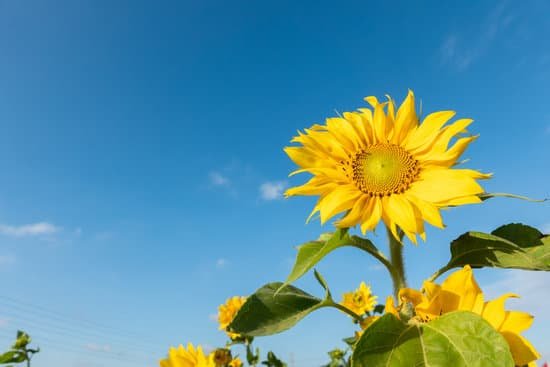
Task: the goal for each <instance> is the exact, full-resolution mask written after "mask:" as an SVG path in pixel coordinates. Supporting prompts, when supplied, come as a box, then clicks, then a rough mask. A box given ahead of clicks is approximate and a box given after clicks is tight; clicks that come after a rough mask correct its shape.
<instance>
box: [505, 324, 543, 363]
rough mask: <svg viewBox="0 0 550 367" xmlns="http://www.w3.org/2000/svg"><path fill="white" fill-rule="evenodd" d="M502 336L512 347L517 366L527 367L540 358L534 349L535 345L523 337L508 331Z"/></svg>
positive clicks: (511, 350)
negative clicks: (526, 366)
mask: <svg viewBox="0 0 550 367" xmlns="http://www.w3.org/2000/svg"><path fill="white" fill-rule="evenodd" d="M501 334H502V336H504V339H506V341H507V342H508V345H509V346H510V352H511V353H512V357H513V358H514V362H515V364H516V366H525V365H526V364H528V363H530V362H533V361H536V360H537V359H539V358H540V354H539V353H538V352H537V350H536V349H535V347H533V345H532V344H531V343H529V341H528V340H527V339H525V338H524V337H523V336H521V335H518V334H515V333H512V332H508V331H505V332H502V333H501Z"/></svg>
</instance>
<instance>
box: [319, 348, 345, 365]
mask: <svg viewBox="0 0 550 367" xmlns="http://www.w3.org/2000/svg"><path fill="white" fill-rule="evenodd" d="M327 354H328V356H329V357H330V362H329V363H328V364H326V365H324V366H323V367H346V366H348V364H349V361H346V351H344V350H342V349H338V348H336V349H333V350H331V351H330V352H328V353H327Z"/></svg>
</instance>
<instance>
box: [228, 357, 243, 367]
mask: <svg viewBox="0 0 550 367" xmlns="http://www.w3.org/2000/svg"><path fill="white" fill-rule="evenodd" d="M242 365H243V362H242V361H241V360H240V358H239V357H235V358H233V359H232V360H231V362H229V367H242Z"/></svg>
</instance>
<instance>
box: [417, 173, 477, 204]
mask: <svg viewBox="0 0 550 367" xmlns="http://www.w3.org/2000/svg"><path fill="white" fill-rule="evenodd" d="M472 172H473V171H472V170H464V169H445V168H441V169H430V170H425V171H421V173H420V177H419V179H418V181H415V182H413V183H412V184H411V186H410V188H409V192H410V193H411V194H413V195H415V196H416V197H418V198H419V199H421V200H424V201H427V202H431V203H437V204H439V205H451V204H450V202H451V201H452V200H453V199H457V198H462V197H466V196H470V195H477V194H480V193H482V192H483V191H484V190H483V188H482V187H481V186H480V185H479V184H478V183H477V182H476V181H475V179H474V178H473V176H474V175H473V174H472Z"/></svg>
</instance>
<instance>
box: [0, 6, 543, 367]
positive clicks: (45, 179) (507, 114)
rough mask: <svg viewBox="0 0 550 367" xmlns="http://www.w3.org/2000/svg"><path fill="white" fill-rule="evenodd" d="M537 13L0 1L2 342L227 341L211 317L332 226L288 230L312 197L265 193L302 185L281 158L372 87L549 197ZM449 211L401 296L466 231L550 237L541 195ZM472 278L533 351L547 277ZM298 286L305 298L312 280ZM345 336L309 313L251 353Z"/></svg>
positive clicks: (348, 257) (505, 179) (336, 262)
mask: <svg viewBox="0 0 550 367" xmlns="http://www.w3.org/2000/svg"><path fill="white" fill-rule="evenodd" d="M549 12H550V5H549V4H548V2H546V1H542V0H540V1H527V2H524V3H522V4H521V5H518V4H517V3H514V2H512V1H479V2H475V3H474V2H471V4H470V6H460V7H459V6H458V5H455V4H450V3H447V4H443V3H441V2H438V1H422V2H420V3H418V2H417V3H413V2H405V1H397V2H395V1H394V2H391V5H384V4H383V2H366V1H351V2H344V3H336V2H328V1H315V2H313V1H303V2H299V3H298V2H295V1H285V0H282V1H276V2H275V1H273V2H266V1H262V2H259V1H238V2H222V1H201V2H189V1H187V2H186V1H160V2H142V1H84V0H82V1H66V0H59V1H50V2H47V1H42V2H38V1H27V0H18V1H15V0H0V50H1V56H0V81H1V82H0V169H1V171H2V172H3V175H2V179H1V180H0V287H1V288H0V289H2V293H1V294H0V345H2V346H8V345H9V344H10V342H11V339H12V335H13V334H14V333H15V330H16V329H17V328H24V329H25V330H28V331H29V332H30V333H31V334H32V335H33V336H34V337H35V339H36V341H37V343H38V344H39V345H40V346H41V347H42V350H43V351H42V352H41V353H40V354H39V355H38V356H37V357H36V364H37V365H39V366H43V367H53V366H56V367H73V366H79V367H100V366H121V367H125V366H144V367H145V366H152V365H155V364H156V361H157V360H158V358H160V357H162V356H163V355H164V354H165V353H166V350H167V348H168V347H169V346H170V345H175V344H179V343H187V342H188V341H192V342H194V343H200V344H203V345H208V346H216V345H220V344H222V343H223V342H224V341H225V338H224V335H223V334H222V333H221V332H219V331H218V330H217V324H216V322H214V321H213V320H212V315H214V314H215V313H216V308H217V305H218V304H219V303H222V302H223V301H224V300H225V299H226V298H227V297H229V296H231V295H235V294H242V295H246V294H249V293H251V292H253V291H254V290H255V289H256V288H258V287H259V286H261V285H262V284H263V283H266V282H268V281H272V280H281V279H283V278H284V277H285V276H286V274H287V273H288V271H289V270H290V267H291V265H292V261H293V256H294V252H295V250H294V248H293V246H295V245H298V244H300V243H302V242H305V241H307V240H310V239H313V238H316V237H317V236H318V235H319V234H320V233H322V232H326V231H330V230H331V228H330V226H325V227H321V226H320V225H319V223H318V222H313V223H310V224H308V225H305V224H304V222H305V218H306V217H307V215H308V214H309V212H310V210H311V208H312V205H313V203H314V199H312V198H293V199H289V200H283V199H281V198H280V193H281V190H282V189H283V188H284V187H287V186H288V185H293V184H299V183H301V182H303V181H304V180H305V179H306V177H299V176H296V177H292V178H288V177H287V175H288V173H289V172H291V171H292V170H293V168H294V166H293V164H292V162H290V160H289V159H287V157H286V156H285V154H284V153H283V151H282V148H283V147H284V146H285V145H287V144H288V142H289V140H290V138H291V137H292V136H293V135H294V134H295V133H296V130H298V129H302V128H304V127H308V126H310V125H311V124H313V123H317V122H322V121H323V119H324V118H325V117H329V116H333V115H334V114H335V112H334V111H335V110H337V111H347V110H353V109H356V108H359V107H364V105H365V103H364V102H363V100H362V98H363V97H365V96H367V95H377V96H379V97H382V96H383V95H384V94H386V93H389V94H391V95H392V96H394V98H396V99H397V100H399V101H400V100H402V98H403V97H404V96H405V94H406V92H407V89H408V88H411V89H413V90H414V91H415V94H416V95H417V98H418V99H419V100H420V99H421V100H422V106H423V107H422V108H423V111H424V112H425V113H428V112H431V111H434V110H439V109H453V110H456V111H458V116H460V117H472V118H474V119H475V120H476V122H475V123H474V124H473V125H472V127H471V131H472V132H474V133H479V134H481V137H480V139H479V140H478V141H476V142H475V143H474V145H473V146H472V147H471V148H470V149H469V150H468V151H467V153H466V155H465V156H466V157H467V158H471V161H470V162H469V163H468V164H467V165H468V167H471V168H475V169H481V170H484V171H486V172H493V173H494V174H495V176H494V179H492V180H490V181H489V182H487V183H486V185H485V186H486V188H487V190H488V191H492V192H494V191H507V192H514V193H520V194H525V195H529V196H532V197H548V196H550V193H549V191H548V181H549V179H550V173H549V170H548V166H549V165H548V160H549V158H550V145H549V144H548V140H549V139H550V112H549V110H548V99H549V98H550V92H549V89H548V85H549V83H550V43H549V40H548V37H547V35H548V34H550V20H549V18H548V17H547V16H546V14H548V13H549ZM445 221H446V223H447V224H448V228H447V229H446V230H444V231H441V230H437V229H430V230H429V232H428V243H426V244H421V245H420V246H419V247H413V246H412V245H410V244H407V246H406V256H407V257H408V277H409V281H410V283H411V285H415V286H418V285H420V283H421V281H422V279H423V278H425V277H427V276H428V275H430V274H431V273H432V272H433V270H434V269H435V268H436V267H438V265H440V264H442V263H443V262H445V260H446V259H447V256H448V243H449V241H450V240H452V239H453V238H455V237H456V236H458V235H459V234H461V233H463V232H465V231H467V230H469V229H476V230H483V231H490V230H492V229H494V228H495V227H496V226H498V225H500V224H502V223H508V222H514V221H515V222H518V221H521V222H525V223H529V224H532V225H535V226H537V227H540V228H545V229H546V230H547V231H550V211H549V206H548V204H533V203H527V202H521V201H515V200H506V199H495V200H493V201H489V202H487V203H485V204H483V205H479V206H470V207H462V208H456V209H452V210H449V211H448V212H446V213H445ZM380 233H383V231H380ZM371 238H373V239H374V240H375V241H377V242H378V243H382V244H383V243H384V240H385V239H384V236H382V235H380V234H379V235H378V236H371ZM319 270H320V271H321V272H322V273H323V275H324V276H325V278H326V279H327V281H328V282H329V284H330V285H331V288H332V289H333V293H335V294H339V293H341V292H343V291H346V290H350V289H353V288H355V287H356V286H357V285H358V284H359V282H360V281H361V280H365V281H366V282H368V283H370V284H371V285H372V287H373V289H374V291H375V292H376V293H377V294H379V295H380V296H381V297H382V298H384V297H385V296H386V295H387V294H388V293H389V291H390V284H389V282H388V280H387V279H386V278H387V277H386V274H385V273H384V272H383V271H381V270H380V269H379V267H377V266H376V264H375V263H374V261H373V260H370V259H369V258H367V257H366V256H363V255H359V254H357V252H356V251H354V250H351V249H342V250H341V251H338V252H336V253H335V254H333V255H332V256H330V257H329V258H327V259H325V260H324V261H323V262H322V263H321V264H320V265H319ZM477 274H478V278H479V281H480V283H481V284H482V286H483V287H485V288H487V289H488V290H489V293H490V294H492V295H496V294H499V293H502V292H504V291H510V290H512V291H516V292H518V293H521V294H522V295H523V298H522V299H521V300H516V301H513V302H514V303H513V304H512V302H510V304H511V306H514V307H515V308H521V309H526V310H529V311H531V312H533V313H535V315H536V316H537V320H538V321H537V322H536V323H535V324H534V326H533V327H532V329H531V330H530V331H529V332H528V336H529V337H530V338H531V339H532V340H533V342H534V343H535V345H536V346H537V347H538V348H539V349H540V350H541V351H542V352H543V353H545V355H546V357H547V358H550V343H549V341H548V340H549V339H548V332H547V330H548V329H549V327H550V313H549V312H548V311H547V310H545V308H547V305H546V304H547V297H548V295H550V287H549V285H548V284H550V274H543V273H525V272H515V273H514V272H508V271H478V272H477ZM298 284H299V285H300V286H301V287H303V288H304V289H307V290H308V291H310V292H312V293H315V294H321V293H322V292H320V289H319V287H318V285H317V284H316V283H315V281H314V280H313V279H312V276H307V277H306V278H305V279H303V280H300V281H299V282H298ZM353 331H354V327H353V325H352V324H351V322H349V320H348V319H347V317H346V316H345V315H343V314H340V313H338V312H336V311H332V310H323V311H320V312H318V313H316V314H314V315H311V316H310V317H309V318H307V319H306V320H304V321H303V322H302V323H301V324H299V325H298V326H297V327H296V328H295V329H293V330H291V331H289V332H287V333H284V334H281V335H277V336H273V337H269V338H264V339H261V340H258V344H259V345H260V346H261V347H262V348H263V349H264V350H265V349H266V348H268V347H270V348H272V349H273V350H274V351H275V352H277V353H278V354H280V355H281V357H283V358H284V359H286V360H293V361H294V364H293V365H294V366H299V367H302V366H304V367H309V366H317V365H320V364H321V363H322V362H324V361H325V358H324V357H325V352H326V351H327V350H329V349H331V348H333V347H335V346H342V344H341V343H340V341H339V340H340V337H344V336H347V335H351V334H352V333H353ZM237 352H239V350H238V349H237ZM241 353H242V351H241Z"/></svg>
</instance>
